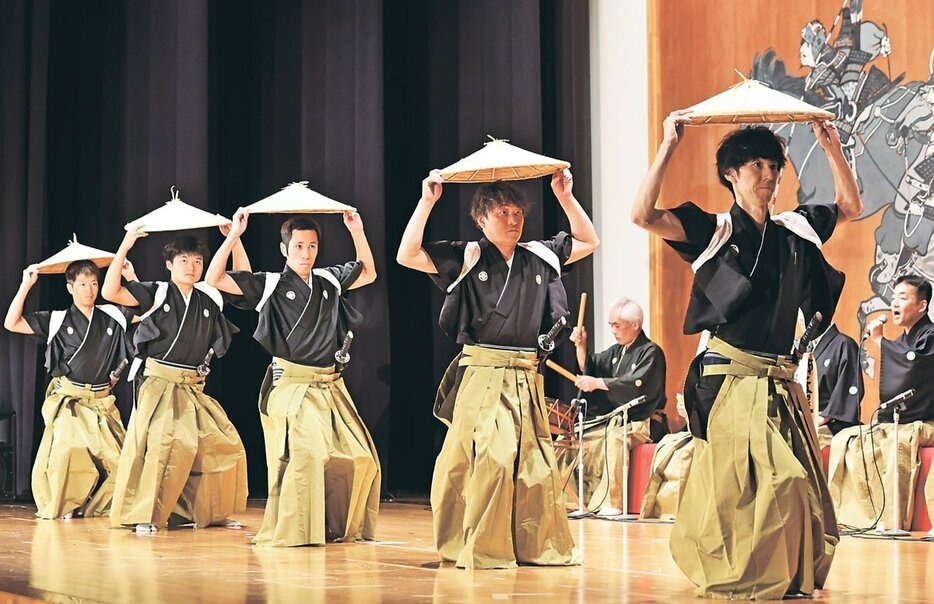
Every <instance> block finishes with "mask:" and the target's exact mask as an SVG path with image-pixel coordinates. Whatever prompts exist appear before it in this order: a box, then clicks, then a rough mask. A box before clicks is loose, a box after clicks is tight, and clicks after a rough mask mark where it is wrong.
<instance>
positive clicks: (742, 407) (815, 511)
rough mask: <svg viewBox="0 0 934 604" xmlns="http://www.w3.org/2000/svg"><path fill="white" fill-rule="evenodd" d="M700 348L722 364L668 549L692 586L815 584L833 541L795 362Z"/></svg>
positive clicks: (795, 589)
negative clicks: (721, 378)
mask: <svg viewBox="0 0 934 604" xmlns="http://www.w3.org/2000/svg"><path fill="white" fill-rule="evenodd" d="M708 349H709V350H711V351H713V352H715V353H718V354H720V355H722V356H724V357H727V359H730V360H729V361H727V363H728V364H722V365H705V366H704V375H724V376H725V379H724V382H723V385H722V387H721V388H720V391H719V393H718V395H717V398H716V401H715V402H714V404H713V408H712V409H711V412H710V417H709V420H708V424H707V434H708V439H707V440H703V439H701V438H695V441H694V447H695V452H694V460H693V462H692V464H691V469H690V472H689V474H688V477H687V481H686V484H685V489H684V496H683V499H682V501H681V506H680V507H679V509H678V516H677V518H676V519H675V524H674V528H673V530H672V535H671V553H672V556H673V558H674V560H675V562H676V563H677V564H678V566H679V567H680V568H681V570H682V571H683V572H684V573H685V574H686V575H687V576H688V578H689V579H690V580H691V581H692V582H693V583H694V584H695V585H697V586H698V589H697V591H696V593H697V595H700V596H704V597H711V598H735V599H780V598H782V597H784V596H785V595H786V594H795V593H804V594H810V593H812V592H813V591H814V589H815V588H819V587H821V586H822V585H823V583H824V580H825V579H826V577H827V573H828V571H829V569H830V563H831V561H832V560H833V552H834V547H835V546H836V544H837V542H838V541H839V537H838V534H837V526H836V519H835V516H834V511H833V507H832V506H831V502H830V496H829V493H828V491H827V484H826V481H825V479H824V476H823V473H822V470H821V458H820V455H819V450H818V447H817V436H816V434H815V431H814V427H813V424H812V423H811V422H812V419H811V414H810V412H809V411H808V409H807V406H806V404H805V400H804V393H803V391H802V390H801V387H800V386H799V385H798V384H796V383H795V382H794V381H793V377H794V370H795V365H794V364H791V363H790V362H788V361H787V360H786V359H784V358H779V360H778V361H777V362H776V361H770V360H768V359H765V358H762V357H758V356H754V355H751V354H748V353H745V352H743V351H741V350H738V349H736V348H734V347H732V346H730V345H729V344H726V343H725V342H722V341H721V340H719V339H716V338H714V339H713V340H711V342H710V344H709V346H708Z"/></svg>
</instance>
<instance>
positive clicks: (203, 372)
mask: <svg viewBox="0 0 934 604" xmlns="http://www.w3.org/2000/svg"><path fill="white" fill-rule="evenodd" d="M213 358H214V349H213V348H208V353H207V354H206V355H204V360H203V361H202V362H201V364H200V365H198V369H197V371H198V375H200V376H201V377H207V375H208V374H209V373H211V359H213Z"/></svg>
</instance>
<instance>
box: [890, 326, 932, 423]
mask: <svg viewBox="0 0 934 604" xmlns="http://www.w3.org/2000/svg"><path fill="white" fill-rule="evenodd" d="M932 377H934V323H931V319H930V318H929V317H928V316H927V315H924V316H922V317H921V318H920V319H918V322H917V323H915V324H914V325H912V327H911V329H909V330H908V333H903V334H902V335H900V336H899V337H898V338H897V339H895V340H885V339H883V340H882V366H881V368H880V369H879V399H880V402H882V403H884V402H885V401H887V400H889V399H890V398H893V397H895V396H897V395H899V394H901V393H902V392H904V391H905V390H908V389H909V388H914V389H915V390H916V391H917V392H916V394H915V396H914V398H912V399H910V400H908V401H907V402H906V403H905V405H906V407H907V408H906V410H905V411H902V412H901V413H900V414H899V419H898V421H899V422H905V423H907V422H913V421H918V420H921V421H931V420H934V379H932ZM894 412H895V409H894V408H893V407H889V408H888V409H884V410H882V411H880V412H879V421H880V422H891V421H895V420H894V417H893V413H894Z"/></svg>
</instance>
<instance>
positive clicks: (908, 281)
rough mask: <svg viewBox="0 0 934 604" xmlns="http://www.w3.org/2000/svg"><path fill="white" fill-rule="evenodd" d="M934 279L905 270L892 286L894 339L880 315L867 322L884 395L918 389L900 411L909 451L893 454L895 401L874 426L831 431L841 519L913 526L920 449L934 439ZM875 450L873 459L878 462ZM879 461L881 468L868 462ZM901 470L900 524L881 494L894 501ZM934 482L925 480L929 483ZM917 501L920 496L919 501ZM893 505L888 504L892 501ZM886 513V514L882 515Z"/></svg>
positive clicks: (930, 494) (933, 500) (933, 490)
mask: <svg viewBox="0 0 934 604" xmlns="http://www.w3.org/2000/svg"><path fill="white" fill-rule="evenodd" d="M930 303H931V284H930V283H929V282H928V281H927V280H926V279H924V278H923V277H920V276H918V275H912V274H909V275H902V276H901V277H899V278H898V279H897V280H896V281H895V289H894V290H893V293H892V303H891V306H890V310H891V312H892V322H893V323H894V324H895V325H896V326H897V327H898V328H899V329H901V331H902V333H901V335H900V336H899V337H898V338H896V339H895V340H887V339H885V338H883V337H882V325H883V323H882V322H881V321H873V322H872V323H870V324H869V326H868V327H867V335H868V337H869V340H870V341H871V342H872V343H873V344H874V346H876V347H878V348H879V350H880V354H881V363H880V371H879V374H880V375H879V399H880V403H884V402H885V401H887V400H889V399H891V398H893V397H895V396H897V395H899V394H901V393H902V392H905V391H906V390H909V389H914V390H915V395H914V397H912V398H911V399H910V400H908V401H907V402H906V403H905V408H904V410H902V411H901V412H900V413H899V423H900V426H899V430H898V442H899V450H900V451H902V454H903V455H904V457H902V456H900V457H899V459H898V460H897V461H896V460H893V459H892V454H891V451H892V442H891V441H892V433H893V429H892V428H893V425H894V424H893V422H894V417H893V414H894V411H895V408H894V406H889V407H888V408H886V409H880V410H879V412H878V418H877V423H876V424H875V425H873V426H872V427H871V428H870V429H861V427H859V426H857V427H854V428H848V429H846V430H843V431H842V432H840V433H838V434H837V435H836V436H834V438H833V441H832V442H831V446H830V467H829V474H830V494H831V496H832V497H833V502H834V505H835V507H836V509H837V517H838V518H839V520H840V522H842V523H845V524H847V525H850V526H859V527H867V526H870V525H872V524H873V523H875V522H876V520H877V519H878V520H879V526H884V527H886V528H895V529H899V528H900V529H904V530H908V529H909V527H910V526H911V518H912V515H913V513H914V508H913V504H914V503H915V502H913V501H912V498H913V495H914V485H915V481H916V480H917V474H918V468H919V467H920V465H921V464H920V461H919V457H918V455H919V453H918V449H919V448H921V447H929V446H934V380H932V379H931V376H932V375H934V323H932V322H931V319H930V317H929V316H928V313H929V311H930ZM873 456H874V457H875V462H873V459H872V458H873ZM876 466H878V467H879V469H880V471H881V474H882V475H881V477H880V476H879V473H878V472H875V471H873V470H872V469H870V470H868V471H867V468H875V467H876ZM894 471H898V473H899V476H905V475H907V479H905V478H901V479H900V480H899V481H898V484H899V502H900V507H901V509H900V510H898V514H899V515H898V518H899V526H892V524H893V520H892V518H893V515H892V514H891V513H890V512H886V513H883V509H882V502H883V501H884V502H886V506H890V505H892V502H893V501H894V493H893V492H892V490H891V489H892V482H893V481H892V473H893V472H894ZM932 484H934V481H930V480H929V481H928V483H927V485H932ZM925 497H926V501H927V506H928V509H929V510H931V511H934V487H931V486H926V488H925ZM918 503H919V504H920V502H918ZM888 509H889V510H890V509H891V508H888ZM880 515H881V517H880Z"/></svg>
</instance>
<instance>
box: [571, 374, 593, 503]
mask: <svg viewBox="0 0 934 604" xmlns="http://www.w3.org/2000/svg"><path fill="white" fill-rule="evenodd" d="M581 394H582V392H581V391H580V390H578V391H577V398H575V399H574V400H572V401H571V406H572V407H574V406H576V407H577V426H576V427H577V510H576V511H573V512H570V513H569V514H568V518H569V519H571V520H577V519H579V518H586V517H587V516H592V515H593V513H592V512H588V511H587V510H585V509H584V422H583V421H582V418H583V417H585V413H584V411H585V410H586V409H587V399H583V398H581Z"/></svg>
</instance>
